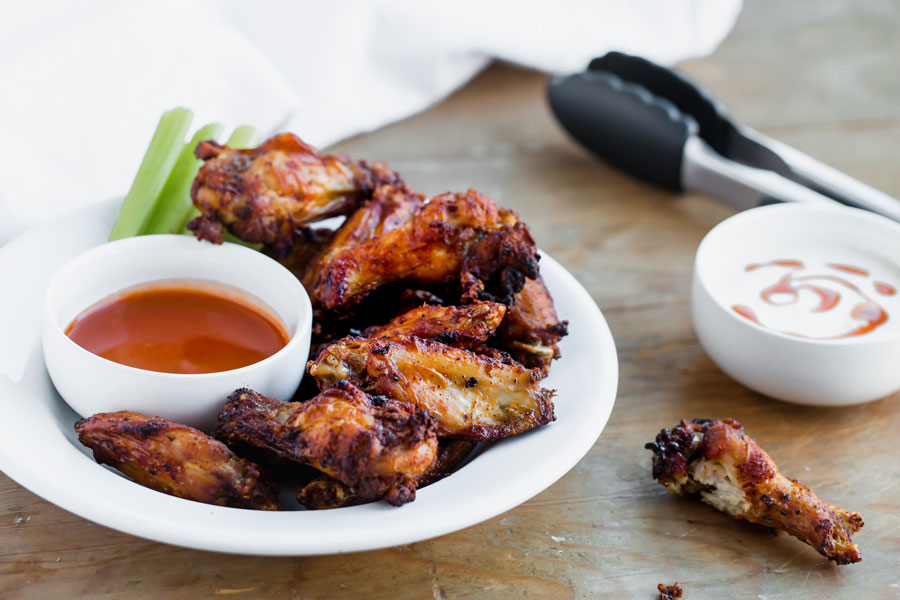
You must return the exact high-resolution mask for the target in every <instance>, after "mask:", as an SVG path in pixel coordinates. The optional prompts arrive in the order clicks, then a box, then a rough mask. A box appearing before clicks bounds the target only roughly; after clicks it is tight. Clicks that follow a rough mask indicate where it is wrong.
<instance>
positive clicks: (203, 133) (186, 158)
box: [141, 123, 222, 234]
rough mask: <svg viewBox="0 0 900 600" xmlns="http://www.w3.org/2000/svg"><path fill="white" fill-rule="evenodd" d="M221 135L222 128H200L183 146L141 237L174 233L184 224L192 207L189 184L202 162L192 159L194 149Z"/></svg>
mask: <svg viewBox="0 0 900 600" xmlns="http://www.w3.org/2000/svg"><path fill="white" fill-rule="evenodd" d="M221 133H222V125H220V124H219V123H213V124H211V125H206V126H205V127H202V128H201V129H200V130H199V131H197V133H195V134H194V137H193V138H192V139H191V141H190V142H189V143H187V144H185V145H184V148H183V149H182V150H181V154H180V155H179V156H178V160H177V161H176V163H175V168H174V169H172V173H171V175H169V179H168V181H166V184H165V186H163V189H162V192H160V194H159V199H158V200H157V201H156V208H155V209H154V210H153V214H152V215H151V217H150V221H149V222H148V223H147V226H146V227H145V228H144V229H143V231H142V232H141V233H142V234H153V233H177V232H179V231H181V229H182V228H183V227H184V224H185V223H187V221H188V216H189V215H190V213H191V209H192V208H193V207H194V205H193V204H192V203H191V184H193V183H194V177H196V176H197V171H199V170H200V165H202V164H203V161H202V160H200V159H199V158H196V157H195V156H194V149H195V148H196V147H197V144H199V143H200V142H205V141H207V140H215V139H216V138H217V137H218V136H219V135H220V134H221Z"/></svg>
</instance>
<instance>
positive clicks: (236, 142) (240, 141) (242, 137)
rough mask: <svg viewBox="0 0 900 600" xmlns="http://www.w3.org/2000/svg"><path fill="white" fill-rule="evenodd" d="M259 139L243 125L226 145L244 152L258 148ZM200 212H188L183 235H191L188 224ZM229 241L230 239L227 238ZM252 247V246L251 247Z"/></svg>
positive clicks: (233, 133)
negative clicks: (244, 150) (246, 149)
mask: <svg viewBox="0 0 900 600" xmlns="http://www.w3.org/2000/svg"><path fill="white" fill-rule="evenodd" d="M258 138H259V134H258V133H257V131H256V129H254V128H253V127H251V126H249V125H241V126H240V127H238V128H237V129H235V130H234V132H232V134H231V137H230V138H228V141H227V142H225V145H226V146H228V147H229V148H235V149H236V150H242V149H245V148H252V147H254V146H256V143H257V140H258ZM199 216H200V211H199V210H197V209H196V208H192V209H191V210H190V211H189V212H188V216H187V218H186V219H185V221H184V226H182V228H181V232H182V233H190V232H189V231H188V229H187V223H188V221H190V220H191V219H193V218H194V217H199ZM226 239H228V238H226ZM228 241H229V242H236V243H242V242H241V241H240V240H238V239H237V238H234V239H228ZM245 245H246V244H245ZM251 247H252V246H251Z"/></svg>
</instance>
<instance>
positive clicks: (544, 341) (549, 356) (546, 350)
mask: <svg viewBox="0 0 900 600" xmlns="http://www.w3.org/2000/svg"><path fill="white" fill-rule="evenodd" d="M567 329H568V322H567V321H560V320H559V317H558V316H557V315H556V308H554V306H553V298H552V297H551V296H550V292H549V291H548V290H547V286H545V285H544V281H543V279H541V278H540V277H538V278H537V279H529V280H527V281H526V282H525V286H524V287H523V288H522V290H521V291H520V292H519V293H518V294H516V301H515V303H514V304H513V305H512V306H511V307H510V308H509V310H508V311H506V318H504V319H503V322H502V323H500V327H499V329H497V338H498V339H499V341H500V344H501V345H502V347H503V349H504V350H506V351H507V352H509V353H510V354H511V355H512V356H513V358H515V359H516V360H518V361H519V362H520V363H522V364H523V365H525V366H526V367H530V368H539V369H541V370H542V371H543V372H544V374H546V373H547V372H548V371H549V370H550V361H551V360H553V359H554V358H559V347H558V346H557V343H558V342H559V340H561V339H562V338H563V337H564V336H565V335H566V334H567V333H568V331H567Z"/></svg>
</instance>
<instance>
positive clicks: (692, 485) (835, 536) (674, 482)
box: [647, 419, 863, 565]
mask: <svg viewBox="0 0 900 600" xmlns="http://www.w3.org/2000/svg"><path fill="white" fill-rule="evenodd" d="M647 448H648V449H650V450H653V452H654V457H653V477H654V478H655V479H656V480H657V481H659V483H660V484H662V485H664V486H666V489H667V490H668V491H669V492H670V493H672V494H677V495H684V494H699V495H700V499H701V500H703V501H704V502H706V503H708V504H712V505H713V506H714V507H716V508H717V509H719V510H721V511H723V512H726V513H728V514H730V515H731V516H733V517H734V518H736V519H746V520H747V521H750V522H751V523H759V524H760V525H765V526H766V527H772V528H775V529H782V530H784V531H786V532H788V533H789V534H791V535H792V536H794V537H796V538H798V539H800V540H802V541H804V542H806V543H807V544H809V545H810V546H812V547H813V548H815V549H816V550H818V551H819V553H820V554H822V556H825V557H827V558H829V559H831V560H833V561H835V562H836V563H838V564H841V565H845V564H850V563H855V562H859V561H860V560H862V557H861V555H860V552H859V548H858V547H857V546H856V545H855V544H853V542H852V540H851V538H852V536H853V534H854V533H855V532H856V531H858V530H859V528H860V527H862V526H863V520H862V517H861V516H860V515H859V513H851V512H848V511H846V510H844V509H843V508H839V507H837V506H833V505H831V504H828V503H827V502H823V501H822V500H820V499H819V498H818V497H817V496H816V495H815V494H814V493H813V492H812V490H810V489H809V488H808V487H806V486H805V485H803V484H801V483H799V482H798V481H797V480H796V479H789V478H787V477H785V476H784V475H782V474H781V473H779V472H778V467H777V466H776V465H775V462H774V461H773V460H772V459H771V458H770V457H769V455H768V454H766V452H765V451H764V450H763V449H762V448H760V447H759V445H758V444H757V443H756V442H755V441H754V440H753V438H751V437H750V436H748V435H746V434H744V429H743V427H741V424H740V423H738V422H737V421H735V420H733V419H725V420H724V421H718V420H715V421H713V420H708V419H697V420H694V421H693V422H691V423H689V422H687V421H682V422H681V424H680V425H679V426H677V427H675V428H672V429H663V430H662V431H661V432H660V433H659V435H658V436H656V442H654V443H650V444H647Z"/></svg>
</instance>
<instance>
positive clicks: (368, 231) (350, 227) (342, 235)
mask: <svg viewBox="0 0 900 600" xmlns="http://www.w3.org/2000/svg"><path fill="white" fill-rule="evenodd" d="M424 203H425V197H424V196H422V195H421V194H417V193H415V192H413V191H412V190H411V189H409V188H408V187H407V186H406V185H404V184H403V183H402V182H400V181H398V182H395V183H394V184H384V185H379V186H378V187H376V188H375V191H374V192H373V193H372V197H371V198H370V199H369V200H366V202H365V203H364V204H363V205H362V206H360V207H359V208H358V209H356V210H355V211H354V212H353V213H352V214H351V215H350V216H349V217H347V220H346V221H344V222H343V223H342V224H341V226H340V228H339V229H338V230H337V232H336V233H335V235H334V237H333V238H332V239H331V240H330V241H329V243H328V244H327V245H326V246H325V247H324V248H323V249H322V251H321V252H320V253H319V256H318V257H317V258H316V261H315V262H314V263H313V264H311V265H310V268H309V269H308V270H307V272H306V273H305V274H304V276H303V277H302V278H301V281H303V285H304V286H306V288H307V289H309V290H312V291H314V290H315V287H316V284H317V282H318V280H319V275H320V273H321V272H322V269H323V265H325V264H328V262H329V261H330V260H331V258H332V257H333V256H335V255H337V254H338V253H340V252H341V251H344V250H348V249H350V248H352V247H354V246H358V245H360V244H363V243H365V242H368V241H369V240H372V239H374V238H376V237H378V236H380V235H384V234H385V233H388V232H389V231H393V230H394V229H397V228H398V227H400V226H401V225H403V224H404V223H406V222H407V221H408V220H409V219H410V218H411V217H412V215H413V214H415V212H416V211H417V210H419V209H420V208H421V207H422V205H423V204H424Z"/></svg>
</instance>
